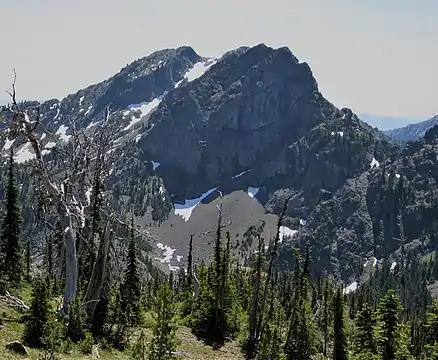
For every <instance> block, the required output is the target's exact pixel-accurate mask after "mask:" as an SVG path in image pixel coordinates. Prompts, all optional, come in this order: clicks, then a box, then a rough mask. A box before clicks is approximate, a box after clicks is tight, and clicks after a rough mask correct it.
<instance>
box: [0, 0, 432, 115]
mask: <svg viewBox="0 0 438 360" xmlns="http://www.w3.org/2000/svg"><path fill="white" fill-rule="evenodd" d="M0 14H1V15H0V42H1V44H2V45H3V46H2V51H1V56H0V89H7V88H9V87H10V83H11V80H12V69H13V68H16V69H17V72H18V81H17V86H18V91H19V97H20V98H21V99H23V98H26V99H38V100H43V99H48V98H52V97H58V98H62V97H64V96H66V95H67V94H69V93H72V92H75V91H76V90H78V89H80V88H82V87H85V86H87V85H89V84H91V83H95V82H98V81H101V80H104V79H106V78H108V77H110V76H111V75H113V74H114V73H116V72H117V71H118V70H119V69H120V68H121V67H123V66H124V65H126V64H127V63H129V62H131V61H133V60H135V59H136V58H138V57H141V56H145V55H147V54H148V53H150V52H152V51H155V50H158V49H161V48H167V47H177V46H180V45H191V46H193V48H194V49H195V50H196V51H197V52H198V53H199V54H200V55H204V56H218V55H221V54H222V53H224V52H225V51H227V50H230V49H232V48H235V47H237V46H240V45H254V44H257V43H260V42H264V43H266V44H267V45H270V46H274V47H277V46H284V45H286V46H288V47H289V48H290V49H291V50H292V52H293V53H294V54H295V55H296V56H297V57H298V58H299V59H300V60H301V61H306V62H308V63H309V65H310V66H311V68H312V70H313V72H314V75H315V77H316V79H317V81H318V83H319V86H320V90H321V91H322V92H323V94H324V95H325V96H326V97H327V98H328V99H329V100H330V101H332V102H333V103H334V104H335V105H337V106H338V107H343V106H347V107H351V108H353V109H354V111H356V112H358V113H371V114H379V115H393V116H424V117H428V116H430V115H432V114H434V113H436V112H437V111H438V96H437V84H438V21H437V19H438V1H437V0H367V1H364V0H302V1H298V0H297V1H295V0H217V1H212V0H165V1H163V0H161V1H160V0H155V1H149V0H123V1H122V0H118V1H116V0H74V1H71V0H0ZM5 98H6V96H4V95H3V94H1V93H0V99H5Z"/></svg>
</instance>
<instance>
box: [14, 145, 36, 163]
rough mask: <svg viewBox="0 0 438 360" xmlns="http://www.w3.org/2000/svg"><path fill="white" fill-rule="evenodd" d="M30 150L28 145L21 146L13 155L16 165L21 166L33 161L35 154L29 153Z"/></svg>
mask: <svg viewBox="0 0 438 360" xmlns="http://www.w3.org/2000/svg"><path fill="white" fill-rule="evenodd" d="M31 148H32V146H31V145H30V144H26V145H24V146H22V147H21V149H20V150H18V151H17V153H16V154H15V161H16V162H17V163H18V164H22V163H24V162H26V161H29V160H32V159H35V154H34V153H33V152H31V151H30V149H31Z"/></svg>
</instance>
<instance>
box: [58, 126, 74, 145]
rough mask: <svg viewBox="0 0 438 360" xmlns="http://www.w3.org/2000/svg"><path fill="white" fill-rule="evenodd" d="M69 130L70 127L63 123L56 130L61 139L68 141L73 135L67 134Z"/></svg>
mask: <svg viewBox="0 0 438 360" xmlns="http://www.w3.org/2000/svg"><path fill="white" fill-rule="evenodd" d="M67 130H68V127H67V126H65V125H61V126H60V127H59V129H58V130H57V131H56V133H55V134H56V135H59V137H60V138H61V140H63V141H68V139H70V137H71V135H67V134H66V133H67Z"/></svg>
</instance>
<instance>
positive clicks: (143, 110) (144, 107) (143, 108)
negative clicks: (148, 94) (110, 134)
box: [122, 92, 167, 131]
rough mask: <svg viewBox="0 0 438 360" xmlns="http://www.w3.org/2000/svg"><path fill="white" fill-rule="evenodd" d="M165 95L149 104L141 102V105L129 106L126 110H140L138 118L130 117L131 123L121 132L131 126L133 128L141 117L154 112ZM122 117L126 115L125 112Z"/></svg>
mask: <svg viewBox="0 0 438 360" xmlns="http://www.w3.org/2000/svg"><path fill="white" fill-rule="evenodd" d="M166 93H167V92H164V93H163V95H161V96H159V97H156V98H155V99H153V100H152V101H150V102H143V103H140V104H131V105H129V106H128V108H129V109H130V110H140V117H135V116H132V117H131V122H130V123H129V124H128V126H126V127H125V128H124V129H123V130H122V131H126V130H129V129H130V128H131V127H132V126H134V125H135V124H137V123H138V122H140V121H141V119H142V118H143V117H145V116H146V115H148V114H149V113H150V112H151V111H152V110H154V109H155V108H156V107H157V106H158V105H159V104H160V102H161V100H163V98H164V96H165V95H166ZM123 115H127V114H126V112H124V113H123Z"/></svg>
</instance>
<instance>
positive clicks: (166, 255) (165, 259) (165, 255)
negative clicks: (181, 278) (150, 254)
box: [156, 243, 181, 271]
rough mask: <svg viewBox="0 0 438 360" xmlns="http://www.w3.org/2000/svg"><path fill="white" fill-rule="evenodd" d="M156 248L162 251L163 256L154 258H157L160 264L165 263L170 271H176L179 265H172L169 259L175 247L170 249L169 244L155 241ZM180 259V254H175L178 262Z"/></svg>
mask: <svg viewBox="0 0 438 360" xmlns="http://www.w3.org/2000/svg"><path fill="white" fill-rule="evenodd" d="M157 248H158V249H160V250H162V251H163V257H162V258H161V259H160V258H156V260H158V261H159V262H161V263H162V264H167V266H169V270H170V271H178V270H179V267H178V266H173V265H172V264H171V263H170V261H171V260H172V258H173V255H174V253H175V251H176V249H172V248H171V247H170V246H168V245H163V244H162V243H157ZM178 259H179V260H180V259H181V257H180V256H177V261H178V262H179V260H178Z"/></svg>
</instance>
